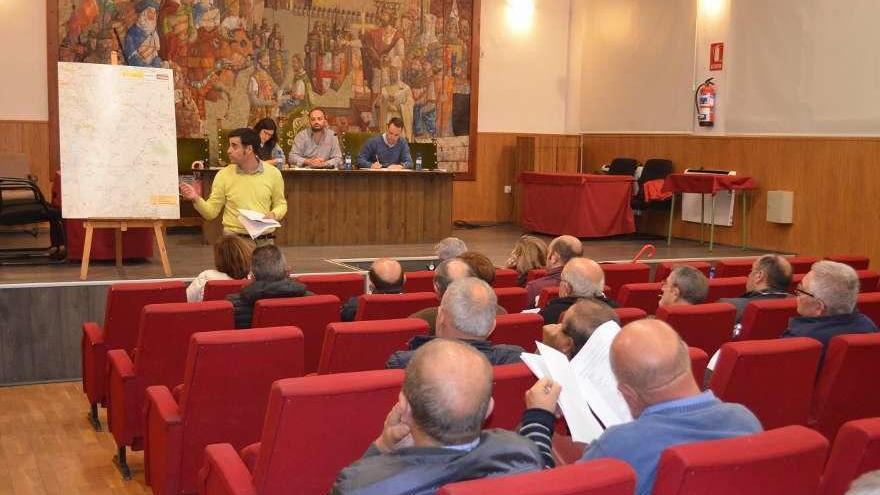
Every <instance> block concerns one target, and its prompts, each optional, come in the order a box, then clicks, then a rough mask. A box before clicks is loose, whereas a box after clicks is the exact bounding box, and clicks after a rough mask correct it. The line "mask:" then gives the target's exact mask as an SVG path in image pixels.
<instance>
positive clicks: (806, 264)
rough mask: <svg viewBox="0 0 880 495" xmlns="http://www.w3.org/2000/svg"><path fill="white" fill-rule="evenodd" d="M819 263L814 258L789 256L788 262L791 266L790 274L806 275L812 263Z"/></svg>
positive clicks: (817, 259)
mask: <svg viewBox="0 0 880 495" xmlns="http://www.w3.org/2000/svg"><path fill="white" fill-rule="evenodd" d="M817 261H819V258H816V257H815V256H791V257H789V258H788V262H789V263H790V264H791V273H794V274H799V273H807V272H808V271H810V268H812V267H813V263H815V262H817Z"/></svg>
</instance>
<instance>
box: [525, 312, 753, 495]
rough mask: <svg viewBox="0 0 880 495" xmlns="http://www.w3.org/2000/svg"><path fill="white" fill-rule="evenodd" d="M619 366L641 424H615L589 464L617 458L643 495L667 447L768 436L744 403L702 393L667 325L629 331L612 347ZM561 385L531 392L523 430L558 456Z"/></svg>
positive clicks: (643, 323)
mask: <svg viewBox="0 0 880 495" xmlns="http://www.w3.org/2000/svg"><path fill="white" fill-rule="evenodd" d="M610 352H611V368H612V370H613V371H614V376H615V377H616V378H617V388H618V390H620V393H621V394H622V395H623V397H624V399H625V400H626V403H627V405H628V406H629V409H630V411H631V412H632V416H633V418H634V420H633V421H631V422H629V423H624V424H621V425H617V426H612V427H611V428H608V429H607V430H605V432H604V433H603V434H602V435H601V436H600V437H599V438H597V439H596V440H595V441H594V442H592V443H591V444H590V446H589V448H588V449H587V451H586V452H585V453H584V455H583V457H582V458H581V460H591V459H601V458H607V457H610V458H614V459H619V460H622V461H625V462H627V463H628V464H629V465H630V466H632V467H633V469H635V471H636V476H637V483H638V484H637V487H636V493H637V494H638V495H649V494H650V493H651V489H652V487H653V485H654V479H655V477H656V471H657V464H658V461H659V460H660V454H661V453H662V452H663V450H665V449H666V447H669V446H672V445H678V444H683V443H692V442H700V441H706V440H718V439H721V438H730V437H736V436H741V435H748V434H752V433H756V432H760V431H761V423H760V422H759V421H758V419H757V418H756V417H755V415H754V414H752V413H751V412H750V411H749V410H748V409H746V408H745V407H744V406H742V405H739V404H728V403H724V402H721V401H720V400H718V399H717V398H716V397H715V396H714V395H713V394H712V391H710V390H707V391H705V392H700V388H699V386H697V382H696V381H695V380H694V375H693V373H692V371H691V360H690V356H689V354H688V348H687V345H686V344H685V343H684V342H683V341H682V340H681V338H680V337H679V336H678V334H677V333H676V332H675V330H673V329H672V327H670V326H669V325H667V324H666V323H665V322H663V321H660V320H638V321H635V322H633V323H630V324H628V325H626V326H624V327H623V329H622V330H621V331H620V333H619V334H617V337H615V338H614V341H613V342H612V344H611V351H610ZM559 391H560V386H559V384H557V383H555V382H553V381H552V380H549V379H542V380H539V381H538V382H537V383H536V384H535V385H534V386H533V387H532V388H531V389H530V390H529V391H528V392H527V393H526V407H527V408H528V409H527V410H526V412H525V413H524V414H523V421H522V425H523V426H522V427H521V429H520V432H521V433H522V434H526V433H528V432H534V431H535V430H536V429H539V430H540V429H543V431H544V432H545V435H543V436H541V435H534V434H532V435H530V436H529V438H530V439H531V440H532V441H534V442H535V443H536V444H537V445H538V447H539V448H540V449H541V450H542V452H546V453H549V452H550V447H551V446H550V442H549V437H548V436H547V435H548V434H549V433H550V432H552V431H553V424H554V421H555V416H554V411H555V410H556V401H557V399H558V398H559Z"/></svg>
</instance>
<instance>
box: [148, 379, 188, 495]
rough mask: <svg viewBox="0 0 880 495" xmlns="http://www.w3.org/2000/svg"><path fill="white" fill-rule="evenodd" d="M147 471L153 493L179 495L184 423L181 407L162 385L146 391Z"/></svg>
mask: <svg viewBox="0 0 880 495" xmlns="http://www.w3.org/2000/svg"><path fill="white" fill-rule="evenodd" d="M146 428H147V430H146V432H145V433H144V450H145V452H144V468H145V475H146V480H147V484H148V485H151V486H152V487H153V493H157V494H166V493H167V494H172V493H177V492H178V487H179V484H180V483H179V482H180V462H181V457H182V455H183V419H182V418H181V417H180V406H178V404H177V402H176V401H175V400H174V398H173V397H172V396H171V391H170V390H168V387H165V386H163V385H154V386H152V387H147V391H146Z"/></svg>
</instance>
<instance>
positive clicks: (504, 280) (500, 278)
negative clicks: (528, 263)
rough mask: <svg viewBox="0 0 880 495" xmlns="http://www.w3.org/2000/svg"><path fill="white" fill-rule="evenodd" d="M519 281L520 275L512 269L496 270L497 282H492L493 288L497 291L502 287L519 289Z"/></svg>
mask: <svg viewBox="0 0 880 495" xmlns="http://www.w3.org/2000/svg"><path fill="white" fill-rule="evenodd" d="M518 279H519V274H518V273H516V270H511V269H510V268H496V269H495V280H494V281H492V287H495V288H496V289H500V288H502V287H519V285H518V284H517V283H516V282H517V280H518Z"/></svg>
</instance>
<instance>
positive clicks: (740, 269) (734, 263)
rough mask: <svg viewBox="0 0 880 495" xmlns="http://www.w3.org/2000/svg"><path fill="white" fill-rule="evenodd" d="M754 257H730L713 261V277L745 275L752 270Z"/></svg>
mask: <svg viewBox="0 0 880 495" xmlns="http://www.w3.org/2000/svg"><path fill="white" fill-rule="evenodd" d="M753 264H755V258H731V259H726V260H718V261H716V262H715V278H725V277H747V276H748V275H749V273H751V272H752V265H753Z"/></svg>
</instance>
